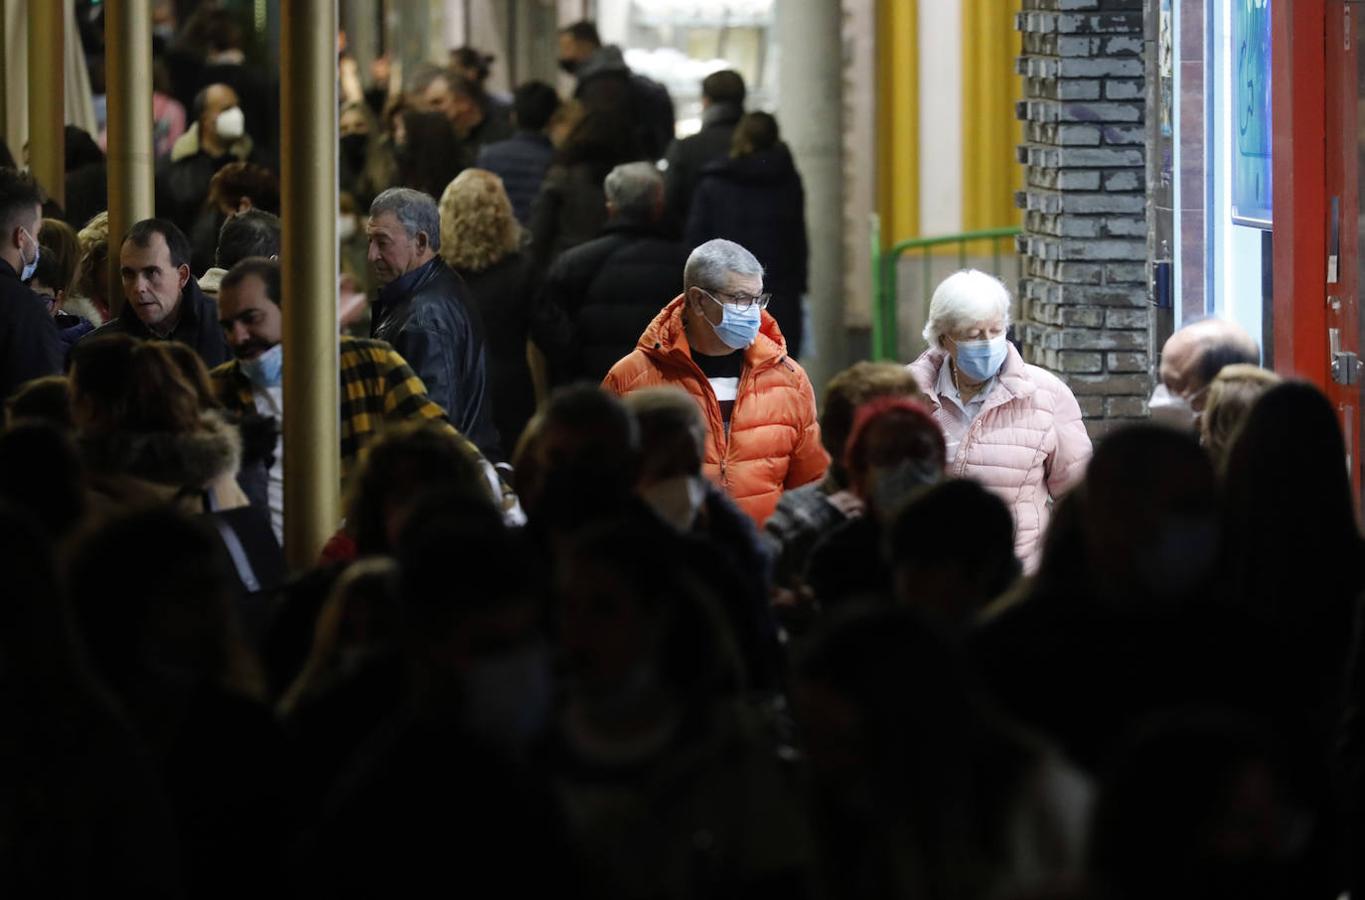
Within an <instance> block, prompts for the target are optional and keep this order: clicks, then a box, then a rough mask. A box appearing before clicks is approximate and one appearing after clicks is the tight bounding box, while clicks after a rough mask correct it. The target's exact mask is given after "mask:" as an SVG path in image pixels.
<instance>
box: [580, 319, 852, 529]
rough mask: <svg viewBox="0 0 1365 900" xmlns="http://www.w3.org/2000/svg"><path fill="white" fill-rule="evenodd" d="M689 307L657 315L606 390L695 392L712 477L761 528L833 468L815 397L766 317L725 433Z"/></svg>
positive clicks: (747, 361)
mask: <svg viewBox="0 0 1365 900" xmlns="http://www.w3.org/2000/svg"><path fill="white" fill-rule="evenodd" d="M683 303H684V298H683V296H682V295H679V296H678V297H676V298H675V299H674V300H673V302H671V303H669V304H668V305H667V306H665V307H664V308H663V310H662V311H661V312H660V313H659V314H658V315H657V316H655V317H654V321H653V322H651V323H650V325H649V327H648V328H646V329H645V332H644V334H642V335H641V336H640V340H639V342H638V343H637V344H636V347H635V350H634V351H632V352H631V354H630V355H629V356H627V357H625V358H624V359H622V360H621V361H620V362H618V363H617V364H616V365H615V366H613V367H612V369H611V371H610V372H608V373H607V378H606V380H605V381H604V382H603V383H602V386H603V387H604V388H606V389H607V390H609V391H611V392H612V393H614V394H620V395H625V394H629V393H630V392H631V391H637V390H640V389H641V388H647V387H655V386H658V385H672V386H675V387H680V388H682V389H684V390H686V391H687V392H688V393H689V394H691V395H692V398H693V399H694V400H695V401H696V402H697V405H698V406H699V407H701V412H702V417H703V419H704V420H705V421H706V430H707V442H706V461H705V472H706V475H707V477H708V478H710V479H711V480H712V481H714V482H716V483H717V484H718V485H720V487H721V488H722V489H724V490H725V492H726V493H728V494H729V495H730V496H731V498H733V499H734V501H735V502H736V503H737V504H739V507H740V509H742V510H744V512H745V513H747V514H748V515H749V517H750V518H751V519H753V520H754V522H755V523H756V524H757V525H759V526H760V527H761V526H762V525H763V523H764V521H766V520H767V518H768V516H770V515H772V512H773V510H774V509H775V508H776V507H777V501H778V500H779V499H780V498H781V496H782V492H783V491H784V490H786V489H788V488H794V487H800V486H801V485H803V484H809V483H810V482H812V481H815V480H816V479H818V478H820V477H821V476H823V475H824V474H825V469H826V468H827V467H828V466H829V454H828V453H826V452H825V448H824V447H823V446H821V444H820V424H819V422H818V420H817V419H816V415H815V392H814V391H813V390H812V389H811V384H810V379H808V378H807V377H806V373H805V370H803V369H802V368H801V366H799V365H798V364H797V363H796V362H795V361H794V360H792V359H791V358H789V357H788V356H787V344H786V341H785V340H784V339H783V337H782V331H781V330H780V329H779V328H778V327H777V323H776V322H775V321H774V320H773V318H772V316H769V315H768V314H767V313H766V312H765V313H764V314H763V324H762V325H761V326H760V329H759V335H758V337H757V338H756V339H755V340H754V342H753V343H752V344H750V345H749V348H748V349H747V350H745V351H744V370H743V373H742V374H741V375H740V379H739V391H738V394H737V395H736V398H735V405H734V409H733V411H732V412H731V414H730V427H729V431H728V433H727V431H726V428H725V424H724V420H723V419H722V417H721V411H720V403H719V402H718V401H717V400H716V394H715V391H714V390H712V388H711V382H710V381H708V380H707V377H706V376H705V375H704V374H703V373H702V371H701V369H700V368H699V367H698V366H697V364H696V363H695V362H694V361H693V360H692V353H691V349H690V345H689V344H688V342H687V334H686V332H685V330H684V327H683V317H682V309H683Z"/></svg>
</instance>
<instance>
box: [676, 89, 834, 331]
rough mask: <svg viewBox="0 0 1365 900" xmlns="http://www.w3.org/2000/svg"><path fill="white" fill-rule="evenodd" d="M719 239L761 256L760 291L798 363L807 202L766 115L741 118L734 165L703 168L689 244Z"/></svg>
mask: <svg viewBox="0 0 1365 900" xmlns="http://www.w3.org/2000/svg"><path fill="white" fill-rule="evenodd" d="M714 238H726V239H727V240H731V241H734V242H736V243H738V244H742V245H743V246H745V247H748V248H749V249H750V250H751V251H752V252H753V254H754V256H756V257H758V261H759V262H760V263H762V264H763V268H764V270H765V271H764V276H763V285H764V287H765V288H766V289H767V290H769V291H771V292H772V295H773V299H772V303H771V305H770V306H769V307H768V312H769V313H771V314H772V316H773V318H774V319H776V320H777V324H778V325H779V326H781V328H782V334H783V335H785V336H786V338H787V348H788V350H789V352H790V354H791V356H793V357H799V356H800V355H801V338H802V324H803V323H802V315H801V296H802V295H803V294H804V293H805V292H806V287H807V281H806V275H807V265H808V262H809V252H810V251H809V246H808V244H807V241H806V198H805V191H804V189H803V188H802V186H801V176H800V174H799V173H798V172H797V171H796V164H795V163H794V162H793V161H792V155H791V152H790V151H789V150H788V149H787V145H786V144H784V143H782V141H781V140H780V137H779V134H778V130H777V120H776V119H774V118H773V117H772V116H770V115H768V114H767V113H763V112H752V113H747V114H746V115H745V116H744V118H742V119H740V121H739V125H737V126H736V127H735V136H734V142H733V144H732V146H731V148H730V158H729V159H724V160H720V161H718V162H714V163H711V164H710V165H707V166H705V167H704V168H703V169H702V177H701V182H700V183H699V184H698V185H697V190H696V193H695V194H694V195H693V197H692V208H691V210H690V211H689V213H688V216H687V227H686V228H685V229H684V240H685V242H686V243H687V245H688V246H689V247H695V246H698V245H700V244H704V243H705V242H707V241H709V240H712V239H714Z"/></svg>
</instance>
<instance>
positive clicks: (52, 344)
mask: <svg viewBox="0 0 1365 900" xmlns="http://www.w3.org/2000/svg"><path fill="white" fill-rule="evenodd" d="M65 358H66V351H65V350H64V349H63V347H62V342H61V339H60V338H59V337H58V336H57V326H56V325H54V324H53V323H52V317H51V316H49V315H48V314H47V312H46V310H44V309H43V301H41V300H39V299H38V297H37V295H35V294H34V293H33V291H30V290H29V289H28V285H26V284H24V283H23V282H22V281H20V280H19V273H18V272H16V271H14V269H13V267H11V266H10V264H9V263H7V262H5V261H4V260H0V400H4V399H5V398H6V397H8V396H9V395H10V394H13V393H14V391H15V389H16V388H18V387H19V385H21V384H23V383H24V382H26V381H29V380H31V379H33V378H41V377H42V376H44V375H60V374H61V373H62V360H64V359H65Z"/></svg>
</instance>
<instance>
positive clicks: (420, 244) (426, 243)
mask: <svg viewBox="0 0 1365 900" xmlns="http://www.w3.org/2000/svg"><path fill="white" fill-rule="evenodd" d="M413 240H415V241H416V242H417V252H418V253H421V252H422V251H423V250H430V249H431V237H430V236H429V235H428V234H427V233H426V232H425V231H419V232H417V236H416V237H415V238H413Z"/></svg>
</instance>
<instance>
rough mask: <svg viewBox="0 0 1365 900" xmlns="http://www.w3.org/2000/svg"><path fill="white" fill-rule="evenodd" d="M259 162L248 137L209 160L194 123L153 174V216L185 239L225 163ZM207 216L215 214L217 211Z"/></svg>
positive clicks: (197, 269)
mask: <svg viewBox="0 0 1365 900" xmlns="http://www.w3.org/2000/svg"><path fill="white" fill-rule="evenodd" d="M259 161H260V158H259V156H258V155H257V154H256V151H255V145H254V144H253V143H252V140H251V136H250V135H243V136H242V137H240V138H238V139H237V140H235V141H233V142H232V144H231V145H230V146H229V147H228V149H227V152H226V153H224V154H223V155H222V156H210V155H209V154H208V152H207V151H205V150H203V149H202V148H201V146H200V143H199V123H198V122H196V123H195V124H193V125H191V126H190V127H189V129H188V130H187V131H186V132H185V133H184V134H183V135H181V136H180V139H179V140H178V141H176V142H175V146H174V147H172V148H171V158H170V161H169V162H168V163H166V164H165V165H164V166H162V167H161V168H160V170H159V171H158V172H157V179H156V211H157V215H159V216H161V217H162V218H164V219H170V220H171V221H172V222H174V223H175V225H176V227H177V228H179V229H180V230H181V231H183V232H185V234H186V235H189V234H191V233H192V232H193V231H194V230H195V224H196V222H197V221H198V219H199V217H200V214H201V213H204V212H205V210H204V201H205V200H207V199H208V196H209V182H210V181H212V180H213V176H214V175H215V174H217V172H218V170H219V169H221V168H222V167H223V166H225V165H227V164H228V163H233V162H259ZM208 212H209V213H211V214H213V215H216V214H217V210H209V211H208ZM212 263H213V260H212V258H210V259H209V260H208V262H207V263H201V265H200V266H199V267H198V268H196V269H195V270H194V271H196V272H202V271H203V270H204V269H206V268H208V266H209V265H212Z"/></svg>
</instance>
